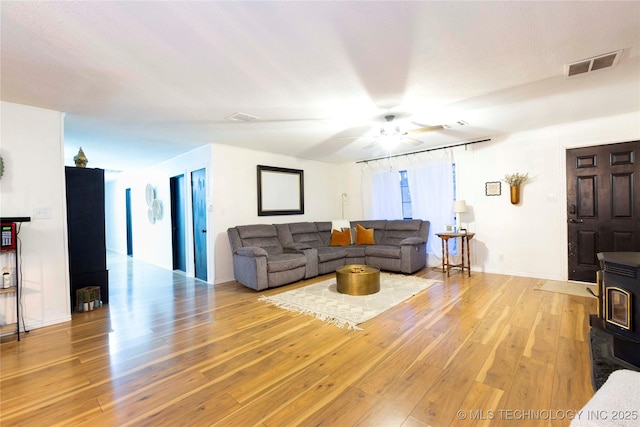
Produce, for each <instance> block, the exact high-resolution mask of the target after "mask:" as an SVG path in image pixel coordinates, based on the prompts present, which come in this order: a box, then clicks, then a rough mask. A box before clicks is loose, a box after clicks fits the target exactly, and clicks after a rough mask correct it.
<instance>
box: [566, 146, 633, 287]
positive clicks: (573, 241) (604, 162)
mask: <svg viewBox="0 0 640 427" xmlns="http://www.w3.org/2000/svg"><path fill="white" fill-rule="evenodd" d="M638 156H640V141H632V142H625V143H620V144H610V145H600V146H595V147H585V148H576V149H571V150H567V216H568V218H567V220H568V221H567V234H568V244H569V247H568V251H569V261H568V262H569V280H577V281H583V282H594V283H595V281H596V271H597V270H598V269H599V265H598V262H597V254H598V252H625V251H640V217H639V215H640V178H639V176H640V169H639V168H638V163H637V162H638V158H639V157H638Z"/></svg>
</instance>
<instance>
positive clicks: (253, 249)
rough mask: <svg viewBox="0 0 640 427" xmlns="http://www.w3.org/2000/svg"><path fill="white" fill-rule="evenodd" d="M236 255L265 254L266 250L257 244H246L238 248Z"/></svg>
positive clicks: (254, 255)
mask: <svg viewBox="0 0 640 427" xmlns="http://www.w3.org/2000/svg"><path fill="white" fill-rule="evenodd" d="M236 255H240V256H253V257H256V256H267V255H268V254H267V251H265V250H264V249H262V248H259V247H257V246H246V247H244V248H238V250H237V251H236Z"/></svg>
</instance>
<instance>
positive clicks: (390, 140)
mask: <svg viewBox="0 0 640 427" xmlns="http://www.w3.org/2000/svg"><path fill="white" fill-rule="evenodd" d="M399 144H400V136H397V135H384V134H383V135H382V136H381V137H380V146H381V147H382V148H384V149H385V150H387V151H391V150H393V149H394V148H396V147H397V146H398V145H399Z"/></svg>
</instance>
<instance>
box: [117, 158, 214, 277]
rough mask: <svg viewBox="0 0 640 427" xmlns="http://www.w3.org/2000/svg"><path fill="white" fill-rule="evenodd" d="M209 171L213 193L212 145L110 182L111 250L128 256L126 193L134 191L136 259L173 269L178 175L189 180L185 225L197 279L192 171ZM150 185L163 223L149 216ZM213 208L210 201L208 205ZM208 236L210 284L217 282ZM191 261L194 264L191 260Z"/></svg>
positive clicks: (189, 267)
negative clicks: (173, 215) (173, 189)
mask: <svg viewBox="0 0 640 427" xmlns="http://www.w3.org/2000/svg"><path fill="white" fill-rule="evenodd" d="M203 168H204V169H206V170H207V177H208V179H207V184H208V188H207V192H208V194H211V192H212V186H213V184H214V182H215V181H212V180H211V146H210V145H206V146H203V147H200V148H197V149H195V150H192V151H190V152H188V153H185V154H183V155H180V156H177V157H175V158H173V159H170V160H168V161H166V162H163V163H159V164H157V165H154V166H153V167H151V168H148V169H144V170H141V171H137V172H130V173H123V174H122V175H121V176H118V177H117V178H116V179H114V180H109V181H108V182H107V183H106V185H105V187H106V191H105V200H106V206H107V208H106V211H107V213H106V217H107V220H106V233H107V249H108V250H110V251H114V252H117V253H121V254H126V253H127V240H126V204H125V200H126V199H125V191H126V189H127V188H130V189H131V213H132V231H133V233H132V237H133V238H132V241H133V257H134V258H135V259H138V260H141V261H144V262H148V263H150V264H154V265H157V266H159V267H162V268H166V269H168V270H172V269H173V255H172V242H171V191H170V186H169V183H170V178H171V177H174V176H178V175H184V177H185V186H186V188H185V193H184V194H185V207H186V212H185V223H186V224H187V226H186V227H185V228H186V242H185V246H186V251H187V254H186V257H187V271H186V273H187V275H188V276H190V277H193V276H194V271H195V269H194V265H193V259H194V257H193V233H192V229H191V228H190V227H189V226H188V224H191V223H192V218H191V210H190V206H191V191H190V186H189V182H190V176H191V172H192V171H194V170H198V169H203ZM147 184H151V185H152V186H153V187H154V188H155V191H156V199H158V200H160V201H161V202H162V204H163V206H164V215H163V218H162V219H161V220H156V222H155V223H151V222H150V221H149V217H148V206H147V201H146V197H145V190H146V186H147ZM208 204H209V205H210V201H209V202H208ZM207 223H208V227H207V228H208V229H211V224H212V223H213V220H212V216H211V209H209V210H208V215H207ZM210 236H211V235H210V234H208V235H207V237H208V242H207V255H208V258H209V260H210V261H209V263H208V266H207V273H208V274H207V281H208V282H209V283H214V262H213V260H214V256H215V254H214V252H213V243H212V242H213V240H212V238H211V237H210ZM189 260H191V261H189Z"/></svg>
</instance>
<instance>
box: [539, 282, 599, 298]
mask: <svg viewBox="0 0 640 427" xmlns="http://www.w3.org/2000/svg"><path fill="white" fill-rule="evenodd" d="M535 289H536V290H537V291H547V292H557V293H560V294H567V295H576V296H579V297H587V298H595V296H594V294H595V292H596V285H595V283H578V282H557V281H555V280H545V281H542V282H540V283H538V284H537V285H536V288H535ZM587 289H590V290H591V291H592V292H593V294H592V293H590V292H589V291H588V290H587Z"/></svg>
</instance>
